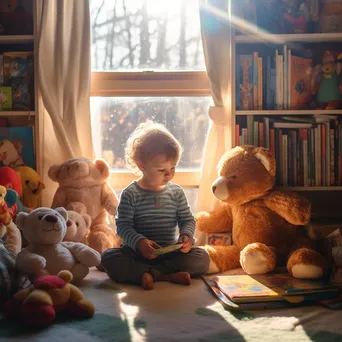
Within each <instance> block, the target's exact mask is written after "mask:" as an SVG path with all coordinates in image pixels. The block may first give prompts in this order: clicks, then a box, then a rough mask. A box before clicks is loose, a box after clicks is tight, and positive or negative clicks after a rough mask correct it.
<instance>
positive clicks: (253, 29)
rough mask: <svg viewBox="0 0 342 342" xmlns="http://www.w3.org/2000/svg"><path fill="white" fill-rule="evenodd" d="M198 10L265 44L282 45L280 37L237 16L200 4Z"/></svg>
mask: <svg viewBox="0 0 342 342" xmlns="http://www.w3.org/2000/svg"><path fill="white" fill-rule="evenodd" d="M200 9H201V10H203V11H205V12H207V13H210V14H212V15H214V16H215V17H217V18H218V19H220V20H222V21H225V22H228V23H231V24H232V25H233V26H234V27H236V28H238V29H240V30H242V31H245V32H246V33H248V34H250V35H253V36H256V37H259V38H260V39H262V40H264V41H265V42H270V43H275V44H282V43H283V39H281V38H280V37H276V36H275V35H273V34H270V33H268V32H267V31H265V30H262V29H260V28H259V27H257V26H256V25H254V24H252V23H250V22H248V21H246V20H243V19H241V18H239V17H237V16H234V15H229V13H227V12H225V11H223V10H220V9H218V8H216V7H214V6H212V5H209V4H204V3H201V4H200Z"/></svg>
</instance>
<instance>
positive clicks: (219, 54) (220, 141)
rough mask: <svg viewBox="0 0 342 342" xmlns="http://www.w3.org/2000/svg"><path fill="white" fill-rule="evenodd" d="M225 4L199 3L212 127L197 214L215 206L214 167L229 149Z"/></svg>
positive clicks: (220, 0)
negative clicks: (213, 191)
mask: <svg viewBox="0 0 342 342" xmlns="http://www.w3.org/2000/svg"><path fill="white" fill-rule="evenodd" d="M227 3H228V1H227V0H208V1H200V21H201V34H202V43H203V50H204V57H205V63H206V68H207V73H208V77H209V81H210V87H211V94H212V99H213V106H211V107H210V108H209V117H210V119H211V125H210V129H209V133H208V137H207V141H206V145H205V152H204V158H203V164H202V173H201V180H200V185H199V193H198V199H197V211H202V210H206V211H210V210H213V209H214V208H215V206H216V205H217V204H218V202H217V201H216V199H215V197H214V196H213V195H212V193H211V184H212V182H213V181H214V180H215V178H216V177H217V172H216V165H217V163H218V161H219V160H220V157H221V156H222V154H223V153H224V152H226V151H228V150H229V149H230V148H231V147H232V137H231V136H232V135H231V130H232V128H233V123H232V117H231V110H230V108H231V97H230V96H229V94H230V93H231V91H230V89H231V87H232V84H231V83H232V80H231V75H232V72H231V65H232V63H231V31H230V27H229V25H228V5H227ZM196 237H197V244H198V245H203V244H205V243H206V242H207V239H206V235H205V234H203V233H200V232H196Z"/></svg>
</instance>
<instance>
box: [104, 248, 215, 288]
mask: <svg viewBox="0 0 342 342" xmlns="http://www.w3.org/2000/svg"><path fill="white" fill-rule="evenodd" d="M101 263H102V266H103V267H104V269H105V270H106V272H107V274H108V276H109V277H110V278H111V279H112V280H114V281H117V282H121V283H131V284H141V285H142V286H143V287H144V288H145V289H152V288H153V281H170V282H174V283H180V284H185V285H189V284H190V283H191V278H190V277H198V276H200V275H202V274H204V273H205V272H206V271H207V270H208V267H209V255H208V253H207V252H206V251H205V250H203V249H201V248H197V247H194V248H192V249H191V250H190V252H189V253H186V254H184V253H182V252H179V251H177V252H173V253H168V254H165V255H163V256H160V257H158V258H156V259H153V260H148V259H145V258H143V257H141V256H140V255H139V254H137V253H135V252H134V251H133V250H132V249H131V248H129V247H127V246H123V247H120V248H111V249H108V250H107V251H105V252H104V253H103V254H102V260H101Z"/></svg>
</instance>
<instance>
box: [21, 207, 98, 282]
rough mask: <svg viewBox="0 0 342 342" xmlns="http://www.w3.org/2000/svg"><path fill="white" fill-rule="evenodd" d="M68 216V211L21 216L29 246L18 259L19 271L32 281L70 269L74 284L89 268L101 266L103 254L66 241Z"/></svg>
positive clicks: (43, 210) (46, 210)
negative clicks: (44, 275) (38, 277)
mask: <svg viewBox="0 0 342 342" xmlns="http://www.w3.org/2000/svg"><path fill="white" fill-rule="evenodd" d="M67 220H68V213H67V211H66V210H65V209H64V208H57V209H51V208H44V207H40V208H37V209H34V210H33V211H31V212H30V213H24V212H22V213H20V214H19V215H18V216H17V224H18V227H19V228H20V229H21V230H22V232H23V235H24V237H25V239H26V240H27V241H28V243H29V244H28V246H27V247H26V248H24V249H23V250H22V251H21V252H20V253H19V254H18V256H17V268H18V269H19V270H20V271H21V272H23V273H24V274H27V275H29V276H30V277H31V278H33V279H34V278H36V277H37V276H40V275H42V274H54V275H56V274H58V272H60V271H61V270H68V271H70V272H71V273H72V274H73V281H74V282H78V281H80V280H82V279H83V278H84V277H86V275H87V274H88V273H89V267H93V266H98V265H99V264H100V254H99V253H98V252H97V251H95V250H94V249H92V248H89V247H88V246H86V245H84V244H83V243H80V242H62V240H63V238H64V235H65V233H66V231H67V225H66V222H67Z"/></svg>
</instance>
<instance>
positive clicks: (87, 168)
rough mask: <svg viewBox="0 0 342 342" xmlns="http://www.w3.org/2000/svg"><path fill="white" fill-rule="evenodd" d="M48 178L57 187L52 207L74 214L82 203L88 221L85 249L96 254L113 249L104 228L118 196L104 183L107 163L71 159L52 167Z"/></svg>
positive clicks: (108, 230)
mask: <svg viewBox="0 0 342 342" xmlns="http://www.w3.org/2000/svg"><path fill="white" fill-rule="evenodd" d="M48 175H49V178H51V179H52V180H53V181H55V182H58V184H59V187H58V189H57V191H56V193H55V195H54V198H53V202H52V208H57V207H64V208H67V209H68V210H75V211H77V208H78V207H79V203H80V202H81V203H83V204H84V206H85V208H86V213H87V214H88V215H89V216H90V218H91V221H92V223H91V226H90V233H89V234H88V239H87V244H88V246H89V247H92V248H93V249H95V250H97V251H98V252H99V253H102V252H103V251H105V250H106V249H108V248H112V247H116V244H117V239H116V236H115V234H114V232H113V230H112V229H111V228H110V227H109V226H108V213H109V214H110V215H115V214H116V210H117V207H118V197H117V196H116V194H115V192H114V190H113V189H112V188H111V186H110V185H109V184H108V183H107V181H108V178H109V176H110V170H109V166H108V164H107V162H106V161H104V160H102V159H96V160H95V161H92V160H90V159H87V158H72V159H69V160H66V161H65V162H64V163H62V164H59V165H52V166H51V167H50V169H49V171H48ZM74 207H75V208H74Z"/></svg>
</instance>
